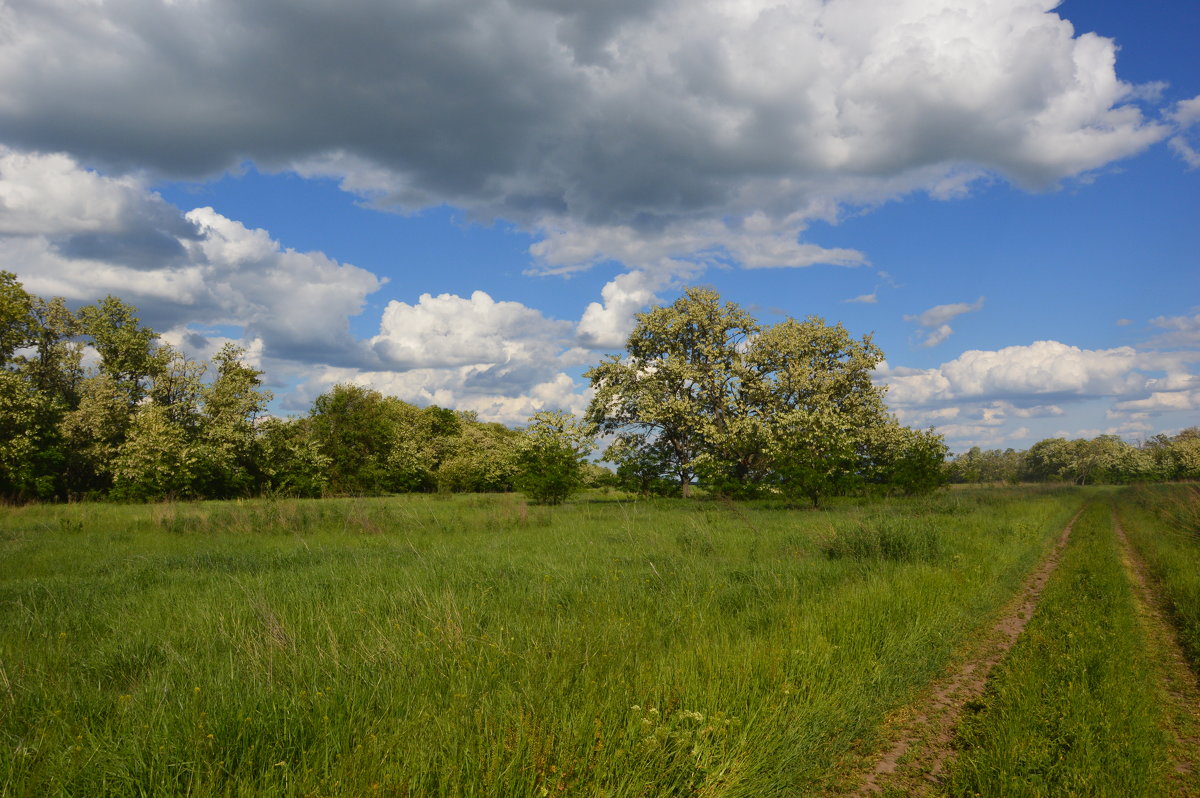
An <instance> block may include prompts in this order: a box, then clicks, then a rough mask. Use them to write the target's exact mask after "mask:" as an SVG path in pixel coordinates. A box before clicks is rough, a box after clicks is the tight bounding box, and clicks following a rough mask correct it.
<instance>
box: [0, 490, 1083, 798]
mask: <svg viewBox="0 0 1200 798" xmlns="http://www.w3.org/2000/svg"><path fill="white" fill-rule="evenodd" d="M1082 502H1083V494H1081V493H1080V492H1079V491H1076V490H1071V489H1053V488H1039V489H1029V488H1026V489H1020V490H1018V489H1011V490H1010V489H981V490H955V491H949V492H945V493H942V494H939V495H937V496H934V497H930V498H924V499H907V500H905V499H893V500H875V501H872V502H857V501H845V502H842V503H835V504H833V505H832V506H831V507H830V508H828V509H824V510H819V511H810V510H794V509H783V508H779V507H773V506H769V505H765V504H761V505H760V504H736V505H728V504H723V503H721V502H716V501H696V500H692V501H688V500H656V501H623V500H619V499H617V498H616V497H614V496H600V495H596V496H592V497H586V498H583V499H580V500H578V501H576V502H574V503H571V504H568V505H565V506H561V507H556V508H546V507H529V506H526V505H525V503H524V502H523V501H522V499H521V498H520V497H518V496H514V495H486V496H471V495H460V496H452V497H438V496H402V497H395V498H380V499H345V500H329V499H326V500H255V501H244V502H221V503H218V502H213V503H190V504H159V505H141V506H122V505H113V504H81V505H58V506H28V507H10V508H3V509H2V510H0V794H2V795H5V796H25V795H30V796H34V795H36V796H54V795H89V796H90V795H109V794H112V795H166V794H190V795H373V794H378V795H397V796H408V795H412V796H418V795H419V796H426V795H429V796H440V795H445V796H475V795H492V796H498V795H499V796H508V795H513V796H523V795H528V796H546V795H558V794H563V795H604V796H662V795H707V796H755V797H758V796H771V795H781V796H782V795H797V794H805V793H812V792H819V791H822V790H826V789H831V788H833V787H834V786H835V785H836V784H837V783H838V780H839V778H840V777H841V776H842V775H843V772H842V771H843V769H844V767H845V763H846V762H847V761H850V759H851V758H852V757H853V755H854V754H855V752H856V751H857V752H861V751H864V750H870V749H871V747H872V745H873V744H874V743H875V741H876V740H877V734H878V728H879V724H880V723H881V721H882V719H883V718H884V716H885V715H886V714H887V713H888V712H889V711H892V710H894V709H895V708H896V707H898V706H901V705H903V704H904V703H905V701H906V700H907V699H908V698H910V697H911V696H912V695H913V694H914V693H915V692H916V691H918V690H919V689H920V688H921V687H922V686H923V685H925V684H926V683H927V682H928V681H929V680H930V679H932V678H933V677H934V676H935V675H937V674H938V673H939V672H940V671H941V670H942V669H943V668H944V666H945V665H946V663H947V662H948V661H949V659H950V657H951V655H952V653H953V652H954V650H955V649H956V647H959V646H960V645H961V644H962V643H963V642H964V641H965V640H966V639H967V638H968V637H969V636H970V635H971V634H972V633H973V630H975V629H977V628H978V627H979V626H980V625H981V624H983V623H985V622H986V621H987V620H988V619H989V617H991V616H992V615H994V613H995V612H996V611H997V609H998V608H999V607H1000V606H1001V605H1002V604H1003V603H1004V602H1005V601H1006V600H1007V599H1008V598H1010V597H1011V596H1012V594H1013V592H1014V591H1015V590H1016V589H1017V587H1018V585H1019V584H1020V583H1021V581H1022V579H1023V577H1024V576H1025V574H1026V573H1027V572H1028V571H1029V570H1030V569H1031V568H1032V566H1033V565H1034V563H1035V562H1037V561H1038V559H1039V558H1040V557H1041V556H1042V555H1043V554H1045V552H1046V551H1048V550H1049V548H1050V547H1051V546H1052V543H1053V539H1054V538H1055V537H1056V535H1057V534H1058V532H1059V531H1060V530H1061V529H1062V527H1063V525H1064V524H1065V523H1066V522H1067V520H1068V519H1069V518H1070V517H1071V516H1072V515H1073V514H1074V513H1075V511H1076V510H1077V509H1078V508H1079V507H1080V505H1081V504H1082Z"/></svg>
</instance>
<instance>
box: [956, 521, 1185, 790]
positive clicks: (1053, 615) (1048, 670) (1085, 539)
mask: <svg viewBox="0 0 1200 798" xmlns="http://www.w3.org/2000/svg"><path fill="white" fill-rule="evenodd" d="M1156 675H1157V671H1156V670H1155V664H1154V662H1153V661H1152V657H1151V656H1150V654H1148V653H1147V651H1146V647H1145V644H1144V641H1143V639H1142V635H1141V628H1140V626H1139V624H1138V620H1137V615H1136V610H1135V605H1134V601H1133V595H1132V592H1131V588H1130V583H1129V580H1128V577H1127V575H1126V573H1125V571H1124V569H1123V567H1122V565H1121V563H1120V561H1119V552H1118V549H1117V544H1116V539H1115V537H1114V535H1113V531H1112V527H1111V524H1110V522H1109V507H1108V506H1107V505H1106V504H1104V503H1100V502H1097V503H1095V504H1093V505H1092V506H1091V507H1089V508H1088V509H1087V511H1086V512H1085V513H1084V515H1083V516H1082V517H1081V518H1080V519H1079V521H1078V522H1076V524H1075V527H1074V531H1073V533H1072V539H1071V542H1070V544H1069V545H1068V547H1067V550H1066V553H1065V555H1064V558H1063V560H1062V563H1061V565H1060V566H1059V568H1058V570H1057V571H1056V572H1055V574H1054V576H1053V577H1051V580H1050V582H1049V583H1048V584H1047V586H1046V589H1045V592H1044V593H1043V594H1042V600H1041V603H1040V605H1039V606H1038V609H1037V611H1036V613H1035V614H1034V616H1033V618H1032V619H1031V620H1030V623H1029V625H1028V627H1026V630H1025V632H1024V634H1023V635H1022V637H1021V638H1020V639H1019V640H1018V642H1017V645H1016V646H1015V647H1014V648H1013V650H1012V652H1011V653H1010V654H1009V657H1008V658H1007V659H1006V660H1005V661H1004V662H1003V663H1001V665H1000V666H998V668H997V671H996V673H995V674H994V676H993V679H992V681H991V683H990V684H989V687H988V691H987V693H986V694H985V697H984V699H983V700H982V701H981V702H979V704H978V705H977V706H975V707H974V708H973V709H974V714H971V715H968V716H967V717H966V718H965V719H964V720H963V721H962V723H961V728H960V730H959V745H960V747H961V748H960V751H959V754H958V758H957V760H956V761H955V762H954V763H953V764H952V766H951V773H950V779H949V792H950V794H952V795H964V796H975V795H1003V796H1013V797H1014V798H1017V797H1019V796H1048V795H1096V796H1122V797H1123V798H1124V797H1126V796H1128V797H1130V798H1132V797H1133V796H1160V795H1164V794H1165V775H1166V771H1167V768H1168V764H1169V763H1168V758H1169V754H1168V738H1167V737H1166V735H1165V733H1164V732H1163V730H1162V729H1161V728H1160V726H1159V721H1160V711H1161V709H1162V702H1161V698H1162V696H1160V695H1159V693H1158V692H1157V690H1158V688H1157V686H1156V685H1157V678H1156Z"/></svg>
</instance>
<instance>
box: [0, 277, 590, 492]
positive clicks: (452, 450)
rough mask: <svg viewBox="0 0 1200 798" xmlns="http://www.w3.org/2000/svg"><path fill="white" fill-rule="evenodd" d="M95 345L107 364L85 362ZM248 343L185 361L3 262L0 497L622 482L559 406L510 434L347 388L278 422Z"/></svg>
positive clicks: (111, 305) (105, 311)
mask: <svg viewBox="0 0 1200 798" xmlns="http://www.w3.org/2000/svg"><path fill="white" fill-rule="evenodd" d="M89 346H90V347H91V348H92V349H94V350H95V354H96V356H98V360H96V361H95V363H94V365H92V366H90V367H88V368H85V366H84V360H85V352H86V350H87V347H89ZM244 354H245V353H244V352H243V350H241V349H239V348H238V347H236V346H233V345H226V346H225V347H223V348H222V349H221V350H220V351H219V352H218V353H217V354H216V355H215V356H214V357H213V359H212V362H211V363H204V362H201V361H197V360H193V359H190V358H188V357H186V356H185V355H184V354H183V353H181V352H179V351H178V350H176V349H175V348H173V347H171V346H170V345H168V344H166V343H163V342H161V341H159V340H158V335H157V334H156V333H155V332H154V331H153V330H151V329H150V328H148V327H145V326H143V325H142V324H141V323H140V321H139V319H138V317H137V315H136V309H135V308H133V307H132V306H130V305H128V304H126V303H124V302H122V301H121V300H119V299H116V298H114V297H111V296H110V297H107V298H106V299H104V300H101V301H100V302H98V303H96V304H94V305H87V306H85V307H83V308H81V309H79V310H78V311H75V312H72V311H71V310H70V309H69V308H68V307H67V306H66V304H65V302H64V301H63V300H62V299H52V300H48V301H47V300H44V299H42V298H40V297H37V296H34V295H32V294H29V293H28V292H26V291H25V290H24V288H23V287H22V286H21V284H20V283H19V282H18V281H17V279H16V277H15V276H14V275H12V274H10V273H7V272H0V498H3V499H6V500H9V501H29V500H68V499H82V498H112V499H118V500H134V501H147V500H156V499H162V498H168V497H174V498H231V497H239V496H251V495H260V494H264V493H283V494H288V495H294V496H319V495H324V494H328V493H336V494H379V493H390V492H402V491H435V490H442V491H508V490H513V489H516V488H520V489H525V490H526V491H527V492H529V491H532V493H533V494H534V495H535V498H540V499H548V500H551V501H553V500H555V499H556V498H557V499H558V500H561V498H562V495H565V493H564V491H566V490H569V489H570V488H573V487H576V486H577V485H578V484H587V483H588V482H591V483H593V484H595V483H597V482H599V481H603V480H604V479H605V478H606V477H607V478H609V479H610V480H611V479H613V478H614V477H613V475H612V472H610V471H608V470H606V469H604V468H601V467H599V466H595V465H590V464H587V463H585V462H583V459H584V457H585V455H586V453H587V452H588V451H590V450H591V448H592V444H591V439H590V438H589V437H588V436H587V434H586V432H587V431H586V429H583V428H582V427H581V425H579V424H577V423H576V422H574V421H573V419H571V418H569V417H568V416H566V415H565V414H558V413H542V414H538V415H537V416H535V417H534V418H533V419H531V425H530V427H529V429H527V430H515V429H510V428H508V427H505V426H504V425H502V424H491V423H484V422H481V421H479V419H478V418H477V417H476V416H475V414H474V413H470V412H462V411H455V410H448V409H445V408H441V407H436V406H431V407H424V408H418V407H416V406H414V405H411V404H408V403H407V402H403V401H401V400H399V399H396V398H394V397H388V396H383V395H381V394H380V393H378V392H377V391H372V390H369V389H367V388H363V387H359V386H355V385H338V386H335V387H334V388H333V389H332V390H330V391H329V392H328V393H326V394H324V395H322V396H319V397H318V398H317V399H316V401H315V402H314V403H313V406H312V409H311V410H310V412H309V413H308V415H306V416H303V417H299V418H291V419H280V418H274V417H271V416H269V415H268V414H267V413H266V406H267V403H268V402H269V401H270V399H271V394H270V392H268V391H266V390H264V389H263V383H262V372H261V371H259V370H258V369H255V368H252V367H251V366H249V365H247V364H246V363H245V362H244V360H243V355H244ZM533 471H538V472H539V473H538V474H537V475H536V476H538V477H539V478H540V479H539V480H534V482H536V483H537V484H534V485H531V484H529V482H530V480H529V479H523V477H526V476H528V475H529V474H530V473H531V472H533ZM547 490H548V491H549V493H548V494H547V493H546V491H547Z"/></svg>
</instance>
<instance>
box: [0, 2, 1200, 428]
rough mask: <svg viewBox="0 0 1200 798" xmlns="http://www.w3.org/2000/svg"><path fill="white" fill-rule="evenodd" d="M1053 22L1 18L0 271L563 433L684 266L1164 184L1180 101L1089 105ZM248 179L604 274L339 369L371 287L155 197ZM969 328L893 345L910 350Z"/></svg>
mask: <svg viewBox="0 0 1200 798" xmlns="http://www.w3.org/2000/svg"><path fill="white" fill-rule="evenodd" d="M1055 6H1056V3H1055V2H1053V1H1052V0H792V2H786V3H779V2H776V1H775V0H772V2H767V1H766V0H703V1H701V2H695V1H692V2H682V1H681V0H639V2H631V1H630V0H581V2H575V3H567V4H563V3H551V2H548V1H547V0H471V2H466V1H465V0H441V2H435V3H430V2H415V1H408V0H405V1H404V2H396V1H395V0H352V1H351V2H347V3H311V2H300V3H297V2H284V1H283V0H258V1H256V2H243V1H242V0H187V2H164V1H163V0H107V1H106V2H102V3H69V2H47V1H46V0H8V2H5V3H3V4H0V131H2V132H0V268H8V269H12V270H15V271H17V272H18V273H19V274H21V276H22V277H23V278H24V279H25V280H26V282H27V284H28V285H29V287H30V289H31V290H34V291H36V292H38V293H42V294H62V295H66V296H68V297H72V298H76V299H80V300H83V299H88V298H94V297H96V296H99V295H103V294H104V293H108V292H112V293H115V294H118V295H120V296H123V297H125V298H127V299H129V300H130V301H133V302H135V303H136V304H138V305H139V306H140V307H141V308H143V310H144V312H145V316H146V318H147V320H148V321H150V322H151V323H152V324H154V325H155V326H157V327H159V328H162V329H173V330H175V331H176V337H177V338H179V339H181V340H182V338H183V337H185V336H186V335H192V336H195V335H199V334H200V333H198V332H197V330H198V329H199V328H200V327H202V326H203V325H205V324H207V325H233V326H237V327H240V328H242V330H243V332H244V336H245V338H246V340H249V341H254V342H256V344H255V345H256V346H258V347H259V348H260V350H261V351H262V353H263V357H264V358H265V361H264V362H268V363H270V362H273V360H274V361H275V362H278V363H285V362H286V363H291V364H293V365H294V366H295V367H296V368H297V369H299V368H300V367H302V366H305V367H311V366H312V365H313V364H317V365H320V366H321V367H323V368H325V369H326V371H324V372H322V373H324V374H326V375H329V377H328V378H329V379H335V378H348V376H347V375H350V376H353V375H356V374H372V375H375V376H374V377H372V378H371V379H373V380H375V381H376V383H383V382H387V383H388V384H390V385H392V386H393V387H395V389H396V390H398V391H400V390H401V389H402V390H403V392H404V394H405V395H406V396H411V397H416V398H421V397H424V398H428V397H431V396H436V397H438V400H439V401H444V402H448V403H453V401H454V400H456V399H462V400H464V401H465V400H466V399H467V398H468V397H471V398H470V401H472V402H475V403H476V405H477V406H478V407H480V408H486V407H491V408H509V410H507V411H503V412H509V411H511V412H516V410H517V409H518V407H522V408H523V407H525V406H528V405H529V403H530V400H529V397H531V396H534V395H539V396H542V397H543V399H540V400H538V401H545V402H550V401H552V400H553V401H558V400H563V397H565V396H566V394H565V393H564V391H568V390H569V389H570V385H571V381H570V379H569V378H567V377H566V375H565V373H564V372H563V371H562V369H564V368H568V367H569V366H570V364H572V363H576V362H578V361H579V360H580V358H581V357H582V355H580V353H579V350H578V349H577V348H576V347H578V346H584V347H596V348H608V347H613V346H616V345H619V343H620V342H621V341H622V340H623V338H624V336H625V334H626V333H627V332H628V330H629V328H630V324H631V319H632V315H633V313H635V312H636V311H638V310H641V309H643V308H644V307H645V306H646V305H647V304H648V303H650V302H652V301H654V299H655V295H656V292H659V291H662V290H665V289H667V288H670V287H672V286H673V285H676V284H677V283H678V282H679V281H680V280H682V279H685V278H692V277H695V276H697V275H699V274H700V273H702V272H703V270H704V269H705V268H707V267H709V266H711V265H714V264H719V265H722V266H730V265H732V266H736V267H745V268H777V267H803V266H810V265H813V264H818V263H827V264H834V265H842V266H855V265H859V264H864V263H866V262H867V260H868V258H867V255H866V254H865V253H861V252H858V251H855V250H853V249H825V248H822V247H819V246H817V245H814V244H812V243H809V242H806V241H804V240H803V236H804V232H805V230H806V228H807V226H808V225H809V224H810V223H812V222H813V221H814V220H836V219H837V218H838V217H839V215H840V214H841V213H843V210H844V208H846V207H847V206H855V207H863V206H866V207H869V206H872V205H874V204H877V203H881V202H885V201H887V200H889V199H893V198H895V197H898V196H902V195H904V194H907V193H910V192H914V191H922V192H928V193H930V194H932V195H934V196H938V197H956V196H961V195H964V194H966V193H969V191H970V188H971V185H972V184H973V183H974V182H975V181H976V180H979V179H994V178H995V177H996V176H999V177H1000V178H1002V179H1005V180H1008V181H1011V182H1012V183H1014V184H1017V185H1019V186H1022V187H1026V188H1044V187H1049V186H1053V185H1054V184H1056V183H1057V182H1058V181H1061V180H1063V179H1067V178H1071V177H1074V176H1078V175H1081V174H1084V173H1086V172H1088V171H1090V170H1094V169H1098V168H1101V167H1103V166H1105V165H1107V164H1110V163H1112V162H1113V161H1115V160H1118V159H1121V158H1124V157H1127V156H1130V155H1133V154H1136V153H1137V152H1139V151H1141V150H1143V149H1145V148H1146V147H1148V146H1149V145H1151V144H1152V143H1154V142H1157V141H1160V140H1163V139H1166V138H1168V137H1172V139H1173V141H1175V145H1174V146H1175V148H1176V150H1177V151H1179V152H1181V153H1182V154H1183V155H1184V156H1185V157H1186V156H1187V154H1188V153H1189V152H1192V150H1191V149H1189V146H1190V145H1188V139H1187V138H1185V137H1184V134H1185V133H1186V131H1187V128H1188V127H1189V126H1190V125H1193V124H1194V123H1195V122H1196V121H1197V118H1200V115H1198V114H1197V113H1196V108H1197V107H1200V106H1197V105H1196V103H1197V101H1196V100H1191V101H1185V102H1183V103H1178V104H1177V105H1175V106H1173V107H1171V108H1166V107H1155V103H1156V101H1155V100H1154V96H1153V95H1154V93H1153V91H1152V90H1148V89H1145V88H1141V87H1136V86H1131V85H1129V84H1127V83H1124V82H1122V81H1121V80H1120V79H1119V78H1118V77H1117V74H1116V71H1115V68H1114V64H1115V55H1116V45H1115V43H1114V42H1113V41H1111V40H1109V39H1105V38H1102V37H1099V36H1096V35H1092V34H1084V35H1076V32H1075V31H1074V30H1073V28H1072V26H1071V25H1070V23H1068V22H1067V21H1065V20H1063V19H1062V18H1061V17H1059V16H1058V15H1057V14H1056V13H1055V12H1054V8H1055ZM1159 105H1161V104H1159ZM246 162H253V163H254V164H255V165H256V166H257V167H258V168H260V169H265V170H281V171H284V170H291V171H295V172H296V173H298V174H301V175H305V176H318V175H319V176H331V177H333V178H335V179H337V180H339V181H340V183H341V185H342V186H343V187H344V188H345V189H346V190H348V191H351V192H354V193H355V194H358V195H360V196H361V197H363V198H365V199H367V200H368V201H369V202H372V203H375V204H377V205H379V206H380V207H383V208H389V209H397V210H413V209H419V208H423V207H430V206H435V205H442V204H447V205H451V206H453V207H456V208H460V209H463V210H465V211H466V212H467V213H468V214H470V215H471V217H472V218H476V219H481V220H490V219H505V220H508V221H509V222H512V223H514V224H516V225H518V226H519V227H521V228H522V229H525V230H528V231H531V232H533V233H535V234H536V235H537V236H538V239H539V240H538V241H537V243H535V244H534V246H533V247H532V249H531V269H532V271H535V272H543V273H555V272H558V273H562V272H570V271H573V270H578V269H584V268H588V267H590V266H592V265H594V264H597V263H600V262H604V261H614V260H615V261H617V262H619V263H620V264H623V266H624V271H623V273H621V274H619V275H617V276H616V277H615V278H614V279H613V280H611V281H610V282H609V283H608V285H606V286H605V287H604V289H603V290H602V292H601V296H600V297H598V298H597V301H596V302H593V303H591V304H590V305H588V306H587V307H586V308H582V309H581V310H580V314H581V315H580V318H579V319H578V321H577V322H576V323H574V324H569V323H567V322H562V321H557V320H554V319H549V318H546V317H544V316H543V315H542V314H541V313H540V312H539V311H537V310H534V309H531V308H527V307H523V306H520V305H517V304H516V303H511V302H505V301H503V298H492V297H490V296H488V295H486V294H481V293H476V294H474V295H473V296H471V297H456V296H439V297H433V296H428V295H426V296H420V297H416V296H408V297H407V299H408V300H409V301H408V302H403V301H396V302H393V303H392V304H391V305H389V306H388V308H387V310H386V311H385V312H384V314H383V318H382V319H381V321H380V327H379V332H378V335H377V336H375V337H374V338H372V339H370V340H366V341H363V340H355V339H354V338H353V336H352V335H351V334H350V332H349V325H348V322H347V320H348V318H349V317H350V316H352V315H354V314H356V313H359V312H361V310H362V308H363V307H364V306H365V301H366V297H367V296H368V295H370V294H371V293H372V292H374V291H376V290H377V289H378V288H379V287H380V285H381V284H382V281H381V280H380V279H379V278H378V277H377V276H375V275H373V274H371V273H369V272H367V271H365V270H363V269H359V268H357V267H355V266H353V265H351V264H345V263H339V262H337V261H336V260H334V259H332V258H330V257H328V256H326V255H324V254H322V253H319V252H308V253H302V252H295V251H292V250H289V249H287V248H286V246H285V244H281V243H278V242H276V241H274V240H273V239H272V237H271V235H270V233H269V232H268V231H263V230H254V229H248V228H247V227H245V226H244V225H242V224H240V223H239V222H238V221H237V220H233V219H228V218H225V217H223V216H221V215H220V214H218V213H216V212H215V211H213V210H211V209H206V208H198V209H194V210H190V211H188V212H183V210H181V209H177V208H174V207H172V206H170V205H169V204H167V203H165V202H163V201H162V200H161V199H159V198H158V197H157V196H156V195H154V194H153V192H152V191H150V190H149V186H152V185H153V181H154V180H156V179H159V178H163V177H173V178H202V177H207V176H212V175H216V174H220V173H222V172H224V171H226V170H229V169H232V168H236V167H238V166H239V165H241V164H244V163H246ZM85 166H86V167H88V168H84V167H85ZM93 170H95V171H93ZM862 299H864V301H865V299H866V297H863V298H862ZM947 308H948V310H947ZM972 309H975V308H974V306H964V308H963V309H958V308H957V306H946V308H942V311H943V313H942V316H944V317H945V318H941V319H940V320H934V319H932V318H926V317H927V316H929V314H930V313H933V312H934V311H936V310H938V309H937V308H935V309H931V310H930V311H927V312H926V314H924V315H923V316H922V317H921V318H919V319H916V320H917V321H918V323H919V324H920V325H921V326H922V327H923V328H925V332H924V334H925V335H926V336H927V337H926V342H927V343H929V344H931V345H932V344H934V343H937V342H940V341H941V340H944V338H945V337H946V336H947V335H949V334H950V332H951V330H950V328H949V326H948V321H949V319H950V317H951V316H952V315H957V314H958V313H961V312H965V311H966V310H972ZM951 311H953V313H951ZM947 314H950V315H947ZM935 321H936V323H934V322H935ZM1172 323H1173V322H1172ZM1180 324H1182V325H1183V326H1182V327H1180V326H1179V325H1176V326H1175V327H1171V326H1170V325H1168V324H1164V328H1165V329H1167V330H1168V333H1166V334H1168V335H1176V336H1178V335H1186V334H1188V330H1189V329H1190V328H1189V327H1187V324H1191V322H1190V321H1189V322H1187V323H1186V324H1185V323H1184V322H1180ZM209 334H211V335H218V334H225V332H221V331H217V332H211V333H209ZM418 377H420V379H421V380H423V381H422V382H420V384H418ZM921 379H923V380H924V382H921V381H920V380H916V379H914V380H912V381H910V382H908V383H901V384H898V386H897V392H898V393H900V394H903V392H905V391H909V392H913V391H925V392H927V393H930V395H931V396H932V395H935V394H937V392H938V391H941V392H942V393H943V394H945V395H947V396H948V395H951V394H953V393H955V391H959V392H961V391H960V388H957V387H954V386H957V385H959V384H960V383H959V382H955V380H957V379H958V378H957V377H955V376H954V374H952V373H950V372H947V373H945V374H942V375H941V379H944V380H947V381H949V385H950V387H946V386H942V385H941V384H940V383H938V381H937V380H936V379H934V378H933V377H924V378H921ZM964 379H965V378H964ZM961 384H963V385H965V384H966V383H965V382H962V383H961ZM539 391H540V394H539V393H538V392H539ZM563 401H565V400H563ZM1129 401H1134V400H1133V399H1132V398H1131V399H1130V400H1129ZM522 402H523V403H524V404H521V403H522ZM576 403H577V402H576ZM495 412H496V413H500V412H501V410H496V411H495Z"/></svg>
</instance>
